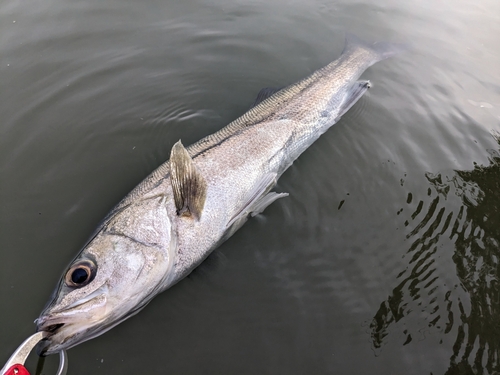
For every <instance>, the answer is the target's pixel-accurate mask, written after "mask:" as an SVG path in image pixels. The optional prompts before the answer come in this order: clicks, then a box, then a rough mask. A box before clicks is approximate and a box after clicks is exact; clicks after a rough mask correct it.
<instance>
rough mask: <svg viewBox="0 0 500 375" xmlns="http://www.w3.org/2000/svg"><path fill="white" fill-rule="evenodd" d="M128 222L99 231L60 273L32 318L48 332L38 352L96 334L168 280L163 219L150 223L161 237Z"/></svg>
mask: <svg viewBox="0 0 500 375" xmlns="http://www.w3.org/2000/svg"><path fill="white" fill-rule="evenodd" d="M165 219H166V218H165ZM127 223H128V224H129V225H128V226H124V227H123V229H122V230H121V231H120V230H118V229H119V228H118V229H117V227H116V226H115V227H113V226H111V227H109V226H108V228H106V229H105V230H102V231H101V232H100V233H99V234H98V235H97V236H95V237H94V239H93V240H92V241H91V242H90V243H89V244H88V245H87V246H86V247H85V248H84V249H83V250H82V251H81V253H80V254H79V256H78V257H77V258H76V259H75V260H74V261H73V262H72V263H71V264H70V265H69V267H68V268H67V269H66V271H65V272H64V273H63V275H62V276H61V279H60V281H59V283H58V286H57V288H56V289H55V291H54V293H53V295H52V299H51V300H50V301H49V303H48V304H47V306H46V307H45V309H44V310H43V311H42V313H41V315H40V317H39V318H38V319H37V320H36V321H35V322H36V324H37V331H46V332H49V335H48V337H47V338H46V339H45V340H43V341H42V342H41V343H40V344H39V346H38V348H37V351H38V354H40V355H48V354H53V353H57V352H59V351H61V350H63V349H64V350H65V349H69V348H71V347H73V346H75V345H77V344H79V343H81V342H83V341H87V340H89V339H92V338H94V337H96V336H99V335H101V334H102V333H104V332H106V331H108V330H109V329H111V328H113V327H114V326H116V325H117V324H119V323H120V322H122V321H123V320H125V319H127V318H129V317H130V316H133V315H135V314H136V313H137V312H139V311H140V310H141V309H142V308H143V307H144V306H145V305H146V304H147V303H148V302H149V301H150V300H151V299H152V298H153V297H154V296H155V295H156V294H158V293H159V292H161V291H162V290H163V289H165V287H166V286H167V285H168V283H169V282H170V281H171V279H172V274H173V272H171V271H172V264H173V256H172V254H173V251H172V250H173V249H175V241H174V240H173V236H172V235H171V232H170V230H169V229H170V225H169V223H168V219H167V220H166V221H164V222H163V223H161V225H163V226H165V225H167V228H162V227H160V228H154V227H153V229H155V231H154V232H155V233H157V234H158V233H159V235H157V236H156V237H158V238H156V239H157V240H159V241H160V242H155V241H154V240H155V238H153V239H152V238H151V235H148V234H147V233H146V234H145V230H142V232H141V231H137V230H134V225H133V223H132V224H131V223H130V221H127ZM146 223H147V220H146ZM135 229H137V228H135ZM146 229H147V228H146ZM161 229H164V230H163V231H162V230H161ZM134 233H135V237H131V236H134ZM153 237H154V236H153ZM148 241H149V242H148Z"/></svg>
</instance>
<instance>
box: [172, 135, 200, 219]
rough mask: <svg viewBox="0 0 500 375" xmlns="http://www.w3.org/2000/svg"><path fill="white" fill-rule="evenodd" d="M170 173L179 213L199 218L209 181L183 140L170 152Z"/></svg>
mask: <svg viewBox="0 0 500 375" xmlns="http://www.w3.org/2000/svg"><path fill="white" fill-rule="evenodd" d="M170 175H171V181H172V190H173V193H174V202H175V208H176V210H177V215H179V216H187V217H193V218H195V219H197V220H199V219H200V217H201V213H202V211H203V207H204V206H205V199H206V196H207V183H206V181H205V179H204V178H203V176H202V175H201V174H200V173H199V172H198V170H197V169H196V166H195V165H194V162H193V159H191V156H189V154H188V152H187V151H186V149H185V148H184V146H183V145H182V143H181V141H178V142H177V143H176V144H175V145H174V147H172V151H171V153H170Z"/></svg>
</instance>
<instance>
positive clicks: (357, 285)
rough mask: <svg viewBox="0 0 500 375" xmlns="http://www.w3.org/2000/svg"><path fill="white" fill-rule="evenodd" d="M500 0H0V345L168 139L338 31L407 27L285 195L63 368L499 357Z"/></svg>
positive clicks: (358, 366) (162, 154)
mask: <svg viewBox="0 0 500 375" xmlns="http://www.w3.org/2000/svg"><path fill="white" fill-rule="evenodd" d="M499 4H500V3H498V2H494V1H491V0H487V1H481V2H472V1H455V2H441V3H436V2H432V1H427V0H426V1H420V2H400V1H390V0H384V1H379V2H377V3H370V2H367V1H359V2H350V1H340V2H329V1H325V0H314V1H298V0H297V1H281V0H276V1H242V0H241V1H233V2H229V3H228V2H226V1H221V0H209V1H199V0H188V1H182V2H181V1H158V0H143V1H137V0H129V1H116V0H99V1H97V0H89V1H80V2H68V1H61V0H49V1H40V0H35V1H31V2H29V4H28V3H26V2H22V1H16V0H5V1H3V2H2V4H1V5H0V87H1V91H0V99H1V100H0V199H1V201H0V247H1V251H0V300H1V301H2V302H1V306H2V308H1V309H0V317H1V319H0V321H1V323H0V333H1V337H2V339H1V340H0V357H1V358H4V359H5V360H6V359H7V358H8V356H9V355H10V353H11V352H12V351H13V350H14V349H15V347H17V345H18V344H19V343H20V342H21V341H22V340H24V338H25V337H27V336H28V335H29V334H31V333H32V332H33V330H34V324H33V323H32V322H33V320H34V319H35V318H36V317H37V316H38V314H39V312H40V311H41V310H42V308H43V306H44V304H45V302H46V301H47V299H48V298H49V295H50V293H51V291H52V289H53V287H54V285H55V284H56V281H57V280H58V278H59V276H60V274H61V272H62V271H63V270H64V267H65V266H66V265H67V264H68V263H69V262H70V261H71V259H72V258H73V257H74V256H75V255H76V253H77V252H78V250H79V249H80V247H81V246H82V245H83V244H84V243H85V240H86V239H87V237H88V236H89V235H90V233H91V232H92V230H93V229H94V227H95V226H96V225H97V224H98V222H99V221H100V220H101V219H102V218H103V217H104V216H105V214H106V213H107V212H108V211H109V210H110V209H111V208H112V207H113V206H114V205H115V204H116V203H117V202H118V201H119V200H120V199H121V198H122V197H123V196H125V194H126V193H128V191H130V190H131V189H132V188H133V187H134V186H135V185H136V184H137V183H139V182H140V181H141V180H142V179H143V178H144V177H145V176H146V175H148V174H149V173H150V172H151V171H152V170H153V169H155V168H156V167H157V166H158V165H159V164H160V163H162V162H163V161H165V160H166V159H167V158H168V155H169V153H170V149H171V147H172V145H173V144H174V143H175V142H176V141H177V140H179V139H182V141H183V143H184V144H190V143H193V142H195V141H197V140H198V139H200V138H201V137H203V136H205V135H207V134H210V133H212V132H214V131H216V130H218V129H220V128H221V127H222V126H224V125H226V124H227V123H229V122H230V121H231V120H233V119H235V118H236V117H238V116H239V115H241V114H242V113H244V112H245V111H246V110H247V109H248V107H249V106H250V105H251V103H252V102H253V100H254V98H255V96H256V94H257V92H258V91H259V90H260V89H261V88H262V87H267V86H275V87H281V86H285V85H287V84H290V83H293V82H295V81H297V80H298V79H300V78H302V77H304V76H306V75H308V74H310V73H311V72H313V71H314V70H315V69H318V68H320V67H322V66H323V65H325V64H327V63H329V62H330V61H331V60H333V59H335V58H337V57H338V56H339V55H340V53H341V51H342V47H343V43H344V37H345V33H346V32H349V33H354V34H356V35H358V36H359V37H361V38H363V39H366V40H384V41H394V42H406V43H409V44H411V46H412V48H411V50H410V51H409V52H407V53H405V54H403V55H400V56H398V57H396V58H393V59H391V60H387V61H384V62H381V63H379V64H377V65H375V66H373V67H372V68H370V69H368V70H367V71H366V72H365V74H364V75H363V77H364V78H366V79H369V80H370V81H371V82H372V84H373V87H372V89H371V90H370V91H369V92H368V93H367V94H366V95H365V96H364V97H363V98H362V99H361V100H360V102H359V103H358V104H356V106H355V107H353V108H352V109H351V110H350V112H349V113H348V114H346V115H345V116H344V117H343V118H342V120H341V121H340V122H339V123H338V124H337V125H335V126H334V127H333V128H332V129H330V130H329V131H328V132H327V133H326V134H325V135H323V136H322V137H321V138H320V140H318V141H317V142H316V143H315V144H314V145H313V146H312V147H311V148H310V149H309V150H308V151H306V152H305V153H304V154H303V155H302V156H301V157H300V158H299V159H298V160H297V161H296V162H295V163H294V165H293V166H292V167H291V168H290V169H289V170H288V171H287V172H286V173H285V174H284V175H283V177H282V178H281V180H280V181H279V184H278V186H277V190H278V191H286V192H289V193H290V196H289V197H288V198H286V199H281V200H279V201H277V202H276V203H274V204H273V205H272V206H271V207H269V208H268V209H267V210H266V211H265V213H264V214H263V215H259V216H258V217H256V218H254V219H252V220H250V221H249V222H248V223H247V224H246V225H245V226H244V227H243V228H242V229H241V230H240V231H239V232H237V233H236V234H235V235H234V236H233V237H232V238H231V239H230V240H229V241H227V242H226V243H225V244H223V245H222V246H221V247H220V248H219V249H218V250H216V251H215V252H214V254H213V255H212V256H210V257H209V259H207V261H206V262H205V263H204V264H202V266H200V267H199V268H198V269H197V270H196V271H195V272H194V273H193V274H192V275H191V276H189V277H188V278H186V279H185V280H183V281H182V282H181V283H179V284H178V285H176V286H175V287H173V288H172V289H171V290H169V291H167V292H165V293H163V294H161V295H160V296H158V297H157V298H155V299H154V300H153V302H151V304H150V305H149V306H148V307H147V308H146V309H145V310H143V311H142V312H141V313H140V314H138V315H137V316H136V317H134V318H131V319H130V320H128V321H126V322H125V323H123V324H121V325H119V326H117V327H116V328H114V329H113V330H111V331H110V332H108V333H106V334H105V335H103V336H101V337H99V338H96V339H94V340H91V341H89V342H87V343H84V344H81V345H79V346H77V347H75V348H74V349H71V350H70V351H69V357H70V373H71V374H87V373H94V374H128V373H140V372H144V371H149V372H150V373H166V372H168V373H182V374H226V373H227V374H257V373H262V374H330V373H336V374H365V373H370V374H431V373H432V374H495V373H499V372H500V359H499V358H500V340H499V337H500V324H499V314H500V292H499V291H500V289H499V285H498V278H499V272H500V270H499V259H500V250H499V244H500V230H499V228H500V226H499V225H500V216H499V212H500V211H499V210H500V193H499V191H500V190H499V181H500V140H499V137H498V132H500V73H499V72H500V71H499V70H498V66H500V48H499V47H498V45H499V44H498V35H500V16H499V15H500V5H499ZM55 362H56V358H51V357H49V358H48V359H47V361H46V363H45V365H46V368H45V370H44V373H47V374H50V373H53V371H54V367H55V365H56V363H55ZM35 364H36V358H32V359H31V365H32V366H34V365H35Z"/></svg>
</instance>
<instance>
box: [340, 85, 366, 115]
mask: <svg viewBox="0 0 500 375" xmlns="http://www.w3.org/2000/svg"><path fill="white" fill-rule="evenodd" d="M370 86H371V85H370V81H357V82H355V83H354V84H353V85H352V87H351V89H350V90H349V92H348V93H347V95H346V97H345V98H344V101H343V102H342V105H341V106H340V109H339V114H338V116H337V118H340V117H341V116H343V115H344V114H345V113H346V112H347V111H348V110H349V109H351V107H352V106H353V105H354V104H356V102H357V101H358V100H359V99H360V98H361V97H362V96H363V94H364V93H365V92H366V91H367V90H368V89H369V88H370Z"/></svg>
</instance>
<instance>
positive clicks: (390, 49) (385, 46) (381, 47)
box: [342, 34, 410, 65]
mask: <svg viewBox="0 0 500 375" xmlns="http://www.w3.org/2000/svg"><path fill="white" fill-rule="evenodd" d="M358 48H362V49H364V50H366V51H368V52H369V53H370V56H371V58H372V61H371V63H370V65H373V64H375V63H376V62H378V61H381V60H385V59H387V58H389V57H392V56H395V55H397V54H399V53H401V52H405V51H407V50H409V49H410V46H409V45H407V44H404V43H387V42H374V43H367V42H365V41H363V40H361V39H360V38H358V37H357V36H355V35H353V34H346V37H345V46H344V50H343V51H342V54H344V53H350V52H351V51H353V50H355V49H358Z"/></svg>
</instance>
